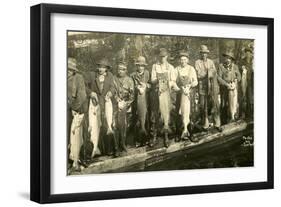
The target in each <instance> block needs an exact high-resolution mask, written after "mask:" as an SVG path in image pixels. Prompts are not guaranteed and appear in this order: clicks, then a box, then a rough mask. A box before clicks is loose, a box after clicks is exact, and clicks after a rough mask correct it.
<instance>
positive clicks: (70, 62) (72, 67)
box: [67, 58, 79, 72]
mask: <svg viewBox="0 0 281 207" xmlns="http://www.w3.org/2000/svg"><path fill="white" fill-rule="evenodd" d="M67 68H68V69H69V70H73V71H76V72H78V71H79V70H78V69H77V66H76V59H75V58H68V60H67Z"/></svg>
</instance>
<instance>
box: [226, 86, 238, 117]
mask: <svg viewBox="0 0 281 207" xmlns="http://www.w3.org/2000/svg"><path fill="white" fill-rule="evenodd" d="M230 85H231V89H230V90H229V92H228V100H229V101H228V102H229V110H230V117H231V120H234V119H235V115H236V113H237V108H238V97H237V84H236V83H235V82H231V83H230Z"/></svg>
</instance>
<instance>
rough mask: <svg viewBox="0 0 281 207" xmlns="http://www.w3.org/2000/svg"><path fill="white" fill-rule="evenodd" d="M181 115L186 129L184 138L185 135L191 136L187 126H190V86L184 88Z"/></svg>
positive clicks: (184, 129)
mask: <svg viewBox="0 0 281 207" xmlns="http://www.w3.org/2000/svg"><path fill="white" fill-rule="evenodd" d="M179 114H180V115H181V116H182V122H183V127H184V128H183V133H182V137H183V136H184V135H187V136H189V132H188V129H187V126H188V125H189V122H190V87H189V86H183V87H182V94H181V103H180V111H179Z"/></svg>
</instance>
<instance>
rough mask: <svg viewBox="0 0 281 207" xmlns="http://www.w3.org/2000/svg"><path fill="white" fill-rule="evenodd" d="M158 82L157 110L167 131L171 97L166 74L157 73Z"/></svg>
mask: <svg viewBox="0 0 281 207" xmlns="http://www.w3.org/2000/svg"><path fill="white" fill-rule="evenodd" d="M157 78H158V80H159V110H160V114H161V118H162V120H163V122H164V129H169V121H170V108H171V95H170V85H169V81H168V73H157Z"/></svg>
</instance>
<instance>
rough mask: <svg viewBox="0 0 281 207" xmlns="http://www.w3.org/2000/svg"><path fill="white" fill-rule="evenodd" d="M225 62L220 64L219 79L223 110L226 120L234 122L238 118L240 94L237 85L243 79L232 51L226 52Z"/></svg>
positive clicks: (224, 55) (224, 54)
mask: <svg viewBox="0 0 281 207" xmlns="http://www.w3.org/2000/svg"><path fill="white" fill-rule="evenodd" d="M222 55H223V58H224V62H223V63H221V64H220V65H219V70H218V81H219V83H220V85H221V104H222V112H223V114H226V116H225V117H224V120H223V121H224V122H226V123H227V122H232V121H235V119H236V118H237V115H238V114H237V109H238V94H237V87H238V83H239V82H240V80H241V74H240V72H239V69H238V66H237V65H236V64H234V60H235V57H234V54H233V52H231V51H227V52H224V53H223V54H222Z"/></svg>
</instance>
